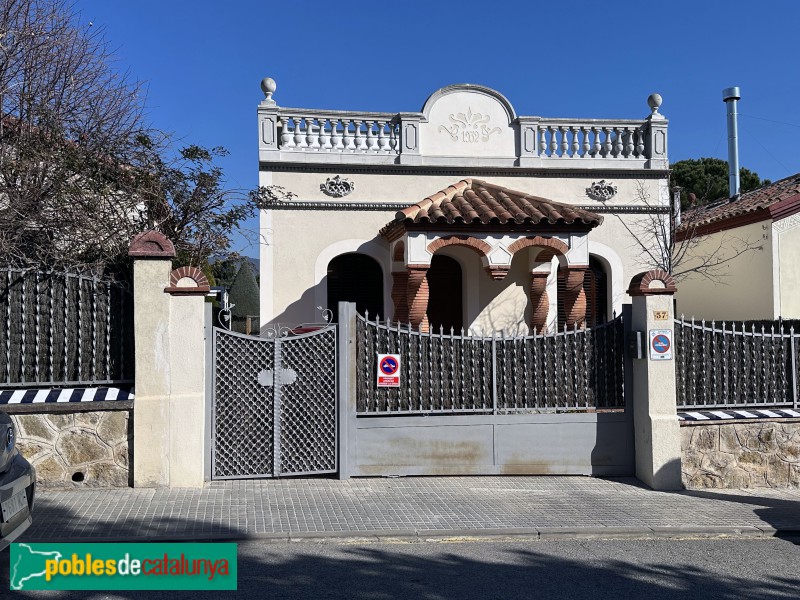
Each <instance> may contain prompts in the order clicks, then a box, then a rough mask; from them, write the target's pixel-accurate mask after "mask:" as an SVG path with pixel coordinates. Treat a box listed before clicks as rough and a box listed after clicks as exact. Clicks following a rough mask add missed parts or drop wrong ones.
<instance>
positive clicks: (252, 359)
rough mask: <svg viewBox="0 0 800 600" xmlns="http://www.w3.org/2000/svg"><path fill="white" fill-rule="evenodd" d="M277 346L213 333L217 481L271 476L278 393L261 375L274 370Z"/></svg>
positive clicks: (271, 343)
mask: <svg viewBox="0 0 800 600" xmlns="http://www.w3.org/2000/svg"><path fill="white" fill-rule="evenodd" d="M274 352H275V343H274V341H272V340H260V339H258V338H253V337H245V336H242V335H237V334H232V333H228V332H225V331H222V330H219V329H215V330H214V354H215V357H214V358H215V369H216V372H215V383H214V431H213V436H214V440H213V443H214V454H213V460H212V465H213V477H214V478H215V479H226V478H236V477H246V476H253V477H255V476H262V477H263V476H266V475H271V474H272V470H273V428H274V410H273V408H274V404H273V388H272V387H266V386H262V385H260V384H259V383H258V374H259V373H260V372H261V371H263V370H272V369H274Z"/></svg>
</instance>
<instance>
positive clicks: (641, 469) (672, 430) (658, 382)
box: [628, 270, 682, 490]
mask: <svg viewBox="0 0 800 600" xmlns="http://www.w3.org/2000/svg"><path fill="white" fill-rule="evenodd" d="M675 291H676V289H675V282H674V280H673V279H672V277H671V276H670V275H669V274H668V273H666V272H665V271H661V270H653V271H648V272H647V273H640V274H639V275H637V276H636V277H634V278H633V279H632V280H631V284H630V287H629V288H628V294H630V296H631V298H632V301H633V307H632V321H633V323H632V330H633V332H634V335H635V334H636V333H637V332H638V333H639V334H640V335H641V339H642V341H643V346H644V348H643V350H644V353H643V357H642V358H638V359H635V360H634V361H633V426H634V445H635V453H636V477H637V478H639V479H640V480H641V481H642V482H643V483H646V484H647V485H649V486H650V487H651V488H653V489H654V490H679V489H681V488H682V484H681V436H680V428H679V424H678V410H677V402H676V386H675V360H674V346H673V344H674V339H673V335H672V334H673V330H674V325H673V324H674V314H673V295H674V294H675Z"/></svg>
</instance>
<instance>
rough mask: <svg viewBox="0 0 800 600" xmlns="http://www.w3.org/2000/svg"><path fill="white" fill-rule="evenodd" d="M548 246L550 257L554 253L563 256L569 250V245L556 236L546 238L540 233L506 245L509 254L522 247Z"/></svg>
mask: <svg viewBox="0 0 800 600" xmlns="http://www.w3.org/2000/svg"><path fill="white" fill-rule="evenodd" d="M531 247H536V248H549V249H550V252H549V254H550V257H551V258H552V257H553V256H554V255H559V254H560V255H562V256H564V255H565V254H566V253H567V252H568V251H569V246H567V245H566V244H565V243H564V242H562V241H561V240H558V239H556V238H546V237H542V236H540V235H537V236H534V237H526V238H522V239H521V240H517V241H516V242H514V243H513V244H511V245H510V246H509V247H508V251H509V252H511V254H516V253H517V252H519V251H520V250H522V249H523V248H531Z"/></svg>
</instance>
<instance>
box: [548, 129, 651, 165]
mask: <svg viewBox="0 0 800 600" xmlns="http://www.w3.org/2000/svg"><path fill="white" fill-rule="evenodd" d="M647 125H648V124H647V122H643V121H591V122H584V123H576V122H575V121H571V120H565V119H548V120H546V121H541V122H540V123H539V126H538V131H537V137H538V138H539V144H538V156H540V157H542V158H553V157H560V158H588V159H593V158H614V159H620V160H627V159H636V158H639V159H641V158H648V157H647V155H646V153H645V148H646V135H647Z"/></svg>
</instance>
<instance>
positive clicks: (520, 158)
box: [258, 78, 669, 170]
mask: <svg viewBox="0 0 800 600" xmlns="http://www.w3.org/2000/svg"><path fill="white" fill-rule="evenodd" d="M264 81H265V83H262V89H263V90H264V93H265V95H266V98H265V100H264V101H262V102H261V104H260V105H259V107H258V119H259V138H260V139H259V156H260V159H261V161H262V162H293V163H319V164H323V163H335V164H362V165H363V164H376V165H380V164H406V165H421V166H439V167H459V166H465V167H471V166H475V165H478V164H480V165H481V166H484V167H489V166H491V167H500V168H504V167H527V168H541V169H547V168H550V169H574V168H581V169H627V170H635V169H657V170H666V169H668V168H669V162H668V159H667V120H666V119H665V118H664V117H663V116H662V115H661V114H659V112H658V109H659V107H660V106H661V97H660V96H659V95H658V94H652V95H651V96H650V98H648V105H649V106H650V110H651V114H650V115H649V116H647V117H646V118H643V119H636V120H620V119H564V118H542V117H529V116H517V114H516V113H515V111H514V109H513V107H511V105H510V104H509V103H508V101H507V100H506V99H505V97H503V96H502V95H501V94H499V93H498V92H496V91H494V90H490V89H489V88H483V87H481V86H474V85H469V84H462V85H457V86H450V87H448V88H443V89H442V90H439V91H438V92H435V93H434V94H433V95H432V96H431V97H430V98H429V99H428V101H427V102H426V104H425V106H424V107H423V110H422V111H421V112H398V113H377V112H357V111H330V110H318V109H301V108H284V107H281V106H278V105H277V103H276V102H275V100H273V99H272V94H273V93H274V90H275V89H276V85H275V82H274V81H272V80H271V79H269V78H267V79H265V80H264ZM451 94H455V95H454V96H450V95H451ZM445 97H447V99H445V100H442V98H445ZM487 98H491V100H487ZM438 101H442V102H443V103H444V104H443V108H440V109H436V108H434V105H435V104H436V102H438Z"/></svg>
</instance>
